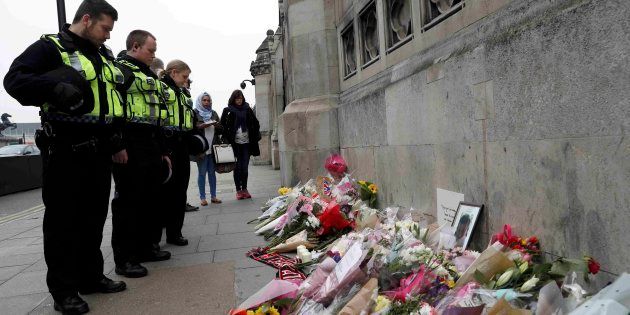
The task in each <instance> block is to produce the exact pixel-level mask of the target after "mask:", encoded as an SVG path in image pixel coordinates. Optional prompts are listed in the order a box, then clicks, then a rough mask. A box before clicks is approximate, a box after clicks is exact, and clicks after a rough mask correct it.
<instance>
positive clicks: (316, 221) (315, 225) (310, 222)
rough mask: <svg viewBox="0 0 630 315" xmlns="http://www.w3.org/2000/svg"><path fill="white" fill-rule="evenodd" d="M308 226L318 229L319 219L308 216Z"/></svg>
mask: <svg viewBox="0 0 630 315" xmlns="http://www.w3.org/2000/svg"><path fill="white" fill-rule="evenodd" d="M306 225H308V226H309V227H311V228H313V229H316V228H318V227H319V219H317V218H316V217H314V216H310V215H309V216H308V219H306Z"/></svg>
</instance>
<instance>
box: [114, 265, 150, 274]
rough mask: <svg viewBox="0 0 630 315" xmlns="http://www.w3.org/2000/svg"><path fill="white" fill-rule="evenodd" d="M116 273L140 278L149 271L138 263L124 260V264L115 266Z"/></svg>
mask: <svg viewBox="0 0 630 315" xmlns="http://www.w3.org/2000/svg"><path fill="white" fill-rule="evenodd" d="M115 271H116V274H119V275H121V276H125V277H127V278H142V277H144V276H146V275H147V274H148V273H149V271H148V270H147V268H144V267H143V266H142V265H140V264H136V263H130V262H126V263H125V264H124V265H121V266H118V265H117V266H116V269H115Z"/></svg>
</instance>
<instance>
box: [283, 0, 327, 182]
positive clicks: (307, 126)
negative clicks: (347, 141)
mask: <svg viewBox="0 0 630 315" xmlns="http://www.w3.org/2000/svg"><path fill="white" fill-rule="evenodd" d="M334 13H335V1H331V0H301V1H285V6H284V18H285V19H286V22H285V23H284V26H285V30H286V32H285V34H284V38H285V58H284V62H285V72H287V73H286V75H287V82H286V86H285V87H286V88H285V94H286V95H287V96H288V99H287V101H288V103H289V104H288V106H287V107H286V109H285V111H284V113H283V114H282V115H280V117H279V119H278V142H279V145H280V170H281V178H282V184H283V185H293V184H296V183H297V182H299V181H305V180H307V179H309V178H312V177H314V176H317V175H320V174H323V173H324V172H325V171H324V168H323V164H324V159H325V158H326V156H328V155H329V154H330V153H331V152H338V151H339V129H338V128H339V127H338V122H337V104H338V98H339V63H338V52H337V31H336V28H335V23H334V21H335V18H334ZM281 17H282V15H281Z"/></svg>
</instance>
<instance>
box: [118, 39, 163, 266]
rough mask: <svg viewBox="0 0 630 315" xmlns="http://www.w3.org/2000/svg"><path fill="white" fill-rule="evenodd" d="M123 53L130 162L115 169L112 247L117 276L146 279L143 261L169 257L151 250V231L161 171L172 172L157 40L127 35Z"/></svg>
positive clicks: (121, 65)
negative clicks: (156, 69)
mask: <svg viewBox="0 0 630 315" xmlns="http://www.w3.org/2000/svg"><path fill="white" fill-rule="evenodd" d="M126 46H127V50H126V54H123V55H122V56H121V57H120V58H119V59H117V63H118V65H119V68H120V69H121V71H122V72H123V74H124V78H125V80H124V81H125V83H124V85H123V89H122V90H123V95H124V97H125V99H126V105H127V106H126V110H127V124H126V125H125V128H124V129H123V138H124V139H125V145H126V148H127V155H128V161H127V163H125V164H117V165H115V166H114V171H113V173H114V181H115V182H116V194H115V197H114V199H113V200H112V225H113V233H112V248H113V250H114V262H115V263H116V269H115V272H116V273H117V274H119V275H123V276H125V277H130V278H138V277H144V276H146V275H147V269H146V268H145V267H143V266H142V265H140V262H143V261H161V260H167V259H169V258H170V257H171V254H170V253H169V252H167V251H160V250H159V249H158V248H153V246H152V244H153V241H152V240H153V239H152V237H151V236H152V235H153V234H154V233H155V232H153V231H154V230H155V229H157V228H158V226H159V221H157V220H158V217H157V216H155V215H154V213H155V212H156V210H157V208H158V205H159V201H158V200H157V198H155V196H156V195H157V194H158V190H159V188H160V185H161V183H162V178H161V174H162V173H161V172H160V169H161V167H162V165H163V164H164V163H166V164H168V167H170V159H169V158H168V156H167V152H166V151H165V146H163V145H161V143H160V136H161V133H160V126H161V125H162V124H163V123H164V119H165V118H166V103H165V101H164V90H163V83H162V82H160V81H159V80H158V78H157V76H156V75H155V74H154V73H153V72H152V71H151V69H150V67H149V66H150V65H151V62H152V61H153V58H155V51H156V49H157V45H156V40H155V36H153V35H152V34H151V33H149V32H147V31H144V30H135V31H132V32H131V33H129V35H128V36H127V42H126Z"/></svg>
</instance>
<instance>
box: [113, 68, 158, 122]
mask: <svg viewBox="0 0 630 315" xmlns="http://www.w3.org/2000/svg"><path fill="white" fill-rule="evenodd" d="M116 62H117V63H119V64H121V65H122V66H124V67H128V68H129V69H130V70H131V71H132V72H133V75H134V82H133V83H132V84H131V86H130V87H129V89H128V90H127V121H129V122H135V123H143V124H152V125H162V124H164V120H165V119H166V118H167V117H168V115H167V112H166V111H165V109H166V103H165V95H164V84H163V83H162V82H160V80H158V79H155V78H152V77H150V76H148V75H146V74H145V73H143V72H142V71H141V70H140V67H138V66H136V65H134V64H133V63H131V62H129V61H127V60H124V59H122V60H117V61H116Z"/></svg>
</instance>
